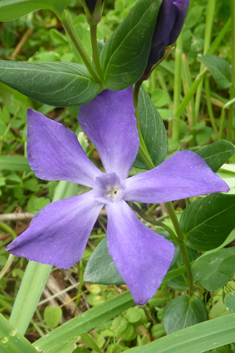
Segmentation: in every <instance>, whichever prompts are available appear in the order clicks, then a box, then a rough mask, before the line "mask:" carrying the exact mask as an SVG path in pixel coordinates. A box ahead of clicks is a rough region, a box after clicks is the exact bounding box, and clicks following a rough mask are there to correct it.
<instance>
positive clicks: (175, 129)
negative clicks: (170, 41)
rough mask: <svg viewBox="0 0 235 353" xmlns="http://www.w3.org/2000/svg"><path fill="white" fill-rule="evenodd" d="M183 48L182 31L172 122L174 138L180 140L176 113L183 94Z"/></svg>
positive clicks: (177, 47)
mask: <svg viewBox="0 0 235 353" xmlns="http://www.w3.org/2000/svg"><path fill="white" fill-rule="evenodd" d="M182 50H183V33H182V32H181V34H180V36H179V38H178V39H177V42H176V48H175V76H174V114H173V123H172V138H173V139H174V140H176V141H179V134H180V118H179V117H176V115H175V113H176V112H177V109H178V107H179V105H180V94H181V63H182Z"/></svg>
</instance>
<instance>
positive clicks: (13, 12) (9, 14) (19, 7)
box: [0, 0, 71, 22]
mask: <svg viewBox="0 0 235 353" xmlns="http://www.w3.org/2000/svg"><path fill="white" fill-rule="evenodd" d="M70 3H71V0H60V1H57V0H1V1H0V21H1V22H4V21H10V20H14V19H15V18H18V17H21V16H24V15H27V14H28V13H30V12H33V11H37V10H42V9H49V10H51V11H53V12H55V13H61V12H62V11H63V10H64V8H65V7H67V6H68V5H69V4H70Z"/></svg>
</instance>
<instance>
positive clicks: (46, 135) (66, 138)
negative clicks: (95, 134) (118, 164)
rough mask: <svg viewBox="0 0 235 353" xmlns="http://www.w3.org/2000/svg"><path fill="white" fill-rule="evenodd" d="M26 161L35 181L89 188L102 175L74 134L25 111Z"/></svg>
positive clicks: (38, 114) (33, 113) (58, 124)
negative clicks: (74, 184)
mask: <svg viewBox="0 0 235 353" xmlns="http://www.w3.org/2000/svg"><path fill="white" fill-rule="evenodd" d="M27 120H28V145H27V151H28V161H29V164H30V167H31V168H32V170H33V171H34V172H35V174H36V175H37V177H38V178H40V179H45V180H66V181H72V182H74V183H78V184H83V185H86V186H90V187H92V186H93V183H94V180H95V178H96V177H97V176H100V175H102V172H101V171H99V169H98V168H96V166H95V165H94V164H93V163H92V162H91V161H90V160H89V158H88V157H87V155H86V154H85V152H84V151H83V149H82V147H81V145H80V143H79V142H78V139H77V136H76V135H75V133H74V132H72V131H69V130H68V129H66V128H65V127H64V126H63V125H62V124H60V123H57V122H56V121H53V120H51V119H48V118H47V117H45V116H44V115H43V114H41V113H38V112H35V111H34V110H32V109H28V113H27Z"/></svg>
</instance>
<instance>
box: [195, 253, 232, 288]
mask: <svg viewBox="0 0 235 353" xmlns="http://www.w3.org/2000/svg"><path fill="white" fill-rule="evenodd" d="M234 263H235V248H234V247H233V248H227V249H221V250H219V251H215V252H212V253H210V254H205V255H203V256H201V257H199V258H198V259H197V260H196V261H195V263H194V264H193V266H192V272H193V276H194V278H195V280H197V281H198V282H200V283H201V284H202V285H203V286H204V287H205V288H206V289H207V290H209V291H215V290H217V289H220V288H221V287H223V286H225V285H226V283H227V282H228V281H229V280H230V279H231V278H232V277H233V275H234V274H235V266H234Z"/></svg>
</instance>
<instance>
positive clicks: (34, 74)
mask: <svg viewBox="0 0 235 353" xmlns="http://www.w3.org/2000/svg"><path fill="white" fill-rule="evenodd" d="M0 82H3V83H5V84H6V85H8V86H10V87H12V88H14V89H16V90H17V91H19V92H21V93H23V94H25V95H26V96H28V97H30V98H33V99H35V100H37V101H39V102H42V103H45V104H49V105H53V106H56V107H71V106H77V105H81V104H84V103H87V102H89V101H90V100H92V99H93V98H94V97H95V96H96V95H97V94H98V93H99V90H100V85H99V84H98V83H95V82H93V81H92V80H91V78H90V76H89V74H88V72H87V70H86V68H85V67H84V66H82V65H79V64H75V63H66V62H51V63H28V62H10V61H4V60H1V61H0Z"/></svg>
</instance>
